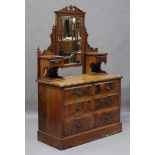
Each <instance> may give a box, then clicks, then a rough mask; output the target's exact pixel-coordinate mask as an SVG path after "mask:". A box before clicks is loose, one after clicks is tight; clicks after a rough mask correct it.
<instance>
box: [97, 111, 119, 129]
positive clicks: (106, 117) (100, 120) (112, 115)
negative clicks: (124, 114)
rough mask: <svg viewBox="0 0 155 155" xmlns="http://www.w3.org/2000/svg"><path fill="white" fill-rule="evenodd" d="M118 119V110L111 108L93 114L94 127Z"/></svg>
mask: <svg viewBox="0 0 155 155" xmlns="http://www.w3.org/2000/svg"><path fill="white" fill-rule="evenodd" d="M119 120H120V114H119V110H113V111H111V112H103V113H96V114H95V127H99V126H103V125H108V124H111V123H115V122H118V121H119Z"/></svg>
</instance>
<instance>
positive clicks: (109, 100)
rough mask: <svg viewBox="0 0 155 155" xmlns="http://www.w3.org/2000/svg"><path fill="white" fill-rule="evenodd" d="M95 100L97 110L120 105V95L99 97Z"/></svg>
mask: <svg viewBox="0 0 155 155" xmlns="http://www.w3.org/2000/svg"><path fill="white" fill-rule="evenodd" d="M94 101H95V105H94V106H95V110H100V109H104V108H110V107H114V106H117V105H119V95H113V96H108V97H102V98H97V99H94Z"/></svg>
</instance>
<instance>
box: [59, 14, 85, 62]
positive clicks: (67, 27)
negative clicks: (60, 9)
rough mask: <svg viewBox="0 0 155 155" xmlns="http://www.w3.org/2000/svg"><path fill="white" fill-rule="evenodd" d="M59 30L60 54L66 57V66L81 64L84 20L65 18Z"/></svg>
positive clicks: (62, 18) (62, 19)
mask: <svg viewBox="0 0 155 155" xmlns="http://www.w3.org/2000/svg"><path fill="white" fill-rule="evenodd" d="M60 21H61V24H60V25H61V27H60V29H59V38H58V39H59V54H60V55H62V56H64V57H65V62H64V63H65V64H67V63H77V64H81V51H82V18H81V17H72V16H63V17H61V20H60Z"/></svg>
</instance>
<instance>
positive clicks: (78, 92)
mask: <svg viewBox="0 0 155 155" xmlns="http://www.w3.org/2000/svg"><path fill="white" fill-rule="evenodd" d="M94 93H95V89H94V87H93V86H92V85H86V86H79V87H72V88H66V89H65V90H64V99H65V101H71V100H77V99H82V98H85V97H90V96H92V95H94Z"/></svg>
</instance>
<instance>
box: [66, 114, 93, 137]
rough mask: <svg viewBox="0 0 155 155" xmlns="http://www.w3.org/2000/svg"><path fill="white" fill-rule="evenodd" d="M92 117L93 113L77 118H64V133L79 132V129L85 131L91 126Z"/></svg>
mask: <svg viewBox="0 0 155 155" xmlns="http://www.w3.org/2000/svg"><path fill="white" fill-rule="evenodd" d="M93 122H94V117H93V115H89V116H85V117H80V118H78V119H73V120H66V121H65V128H64V135H65V136H68V135H71V134H75V133H79V132H81V131H85V130H88V129H91V128H93V125H94V124H93Z"/></svg>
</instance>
